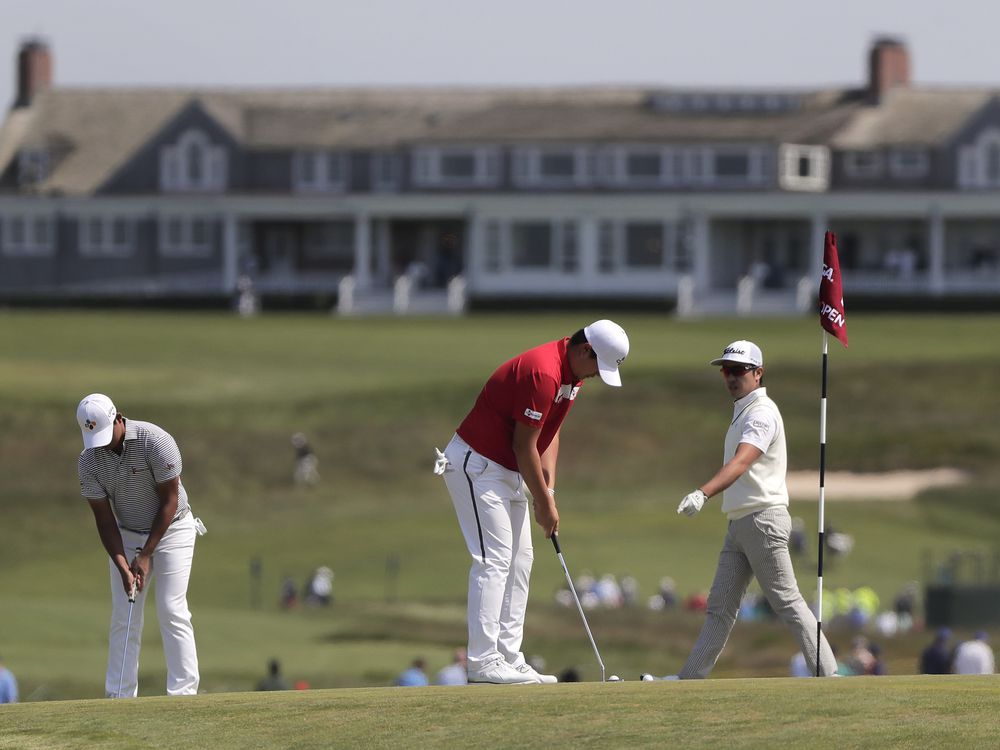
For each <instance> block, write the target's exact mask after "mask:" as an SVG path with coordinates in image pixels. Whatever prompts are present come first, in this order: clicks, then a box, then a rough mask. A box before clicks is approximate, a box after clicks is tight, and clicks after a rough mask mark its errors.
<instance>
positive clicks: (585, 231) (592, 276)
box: [577, 216, 598, 285]
mask: <svg viewBox="0 0 1000 750" xmlns="http://www.w3.org/2000/svg"><path fill="white" fill-rule="evenodd" d="M597 234H598V229H597V219H596V218H595V217H593V216H584V217H582V218H581V219H580V220H579V223H578V224H577V239H578V240H579V243H580V244H579V248H578V252H579V260H580V280H581V282H583V284H584V285H586V284H588V283H589V282H592V281H596V280H597V276H598V272H597V243H598V239H597Z"/></svg>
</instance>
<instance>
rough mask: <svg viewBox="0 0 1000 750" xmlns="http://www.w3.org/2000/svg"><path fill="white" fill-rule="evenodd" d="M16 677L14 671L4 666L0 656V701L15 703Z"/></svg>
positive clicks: (16, 698) (16, 697)
mask: <svg viewBox="0 0 1000 750" xmlns="http://www.w3.org/2000/svg"><path fill="white" fill-rule="evenodd" d="M17 700H18V696H17V679H16V678H15V677H14V673H13V672H11V671H10V670H9V669H7V667H5V666H4V663H3V657H2V656H0V703H17Z"/></svg>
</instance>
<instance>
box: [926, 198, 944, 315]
mask: <svg viewBox="0 0 1000 750" xmlns="http://www.w3.org/2000/svg"><path fill="white" fill-rule="evenodd" d="M927 251H928V254H929V256H930V257H929V258H928V269H927V277H928V278H927V281H928V286H929V288H930V292H931V294H937V295H940V294H944V292H945V278H944V217H943V216H942V215H941V209H940V208H939V207H938V206H932V207H931V213H930V216H929V217H928V220H927Z"/></svg>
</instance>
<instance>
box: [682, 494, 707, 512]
mask: <svg viewBox="0 0 1000 750" xmlns="http://www.w3.org/2000/svg"><path fill="white" fill-rule="evenodd" d="M706 500H708V496H707V495H706V494H705V493H704V492H702V491H701V490H695V491H694V492H691V493H689V494H687V495H685V496H684V499H683V500H681V504H680V505H678V506H677V512H678V513H684V514H685V515H688V516H693V515H695V514H696V513H697V512H698V511H699V510H701V507H702V506H703V505H704V504H705V501H706Z"/></svg>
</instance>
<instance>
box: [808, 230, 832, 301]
mask: <svg viewBox="0 0 1000 750" xmlns="http://www.w3.org/2000/svg"><path fill="white" fill-rule="evenodd" d="M828 228H829V218H828V217H827V215H826V214H822V213H816V214H813V215H812V223H811V225H810V233H809V237H810V238H809V278H811V279H815V280H816V288H817V290H818V289H819V275H820V273H822V271H823V244H824V243H823V241H824V239H825V238H826V230H827V229H828Z"/></svg>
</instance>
